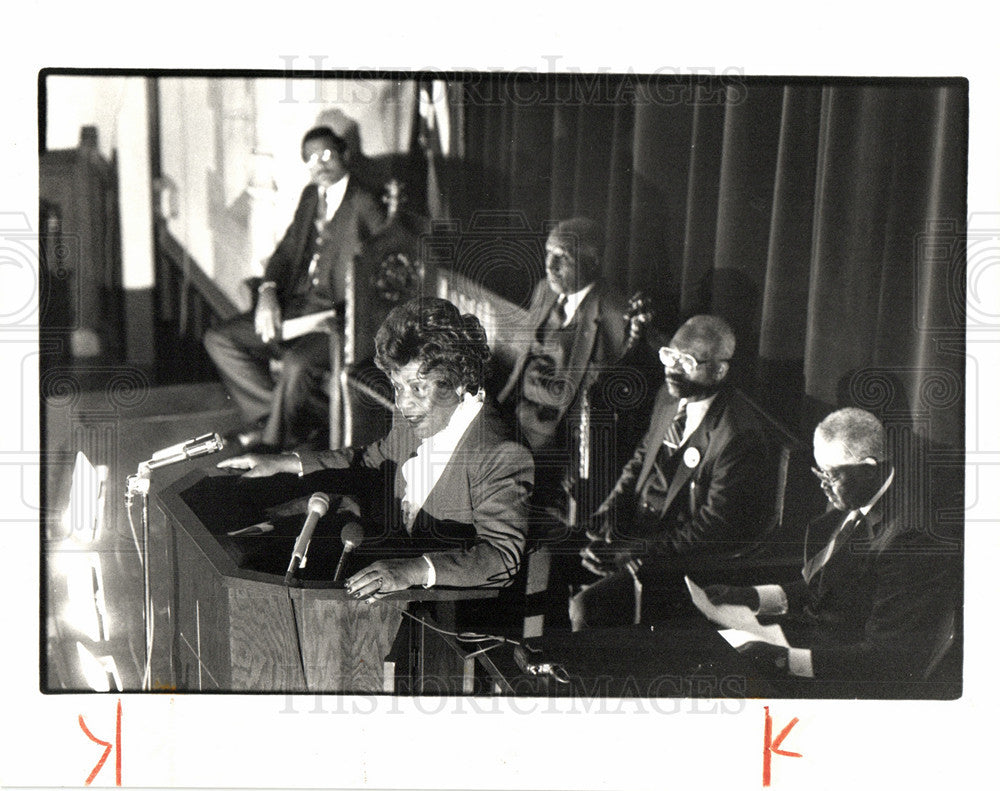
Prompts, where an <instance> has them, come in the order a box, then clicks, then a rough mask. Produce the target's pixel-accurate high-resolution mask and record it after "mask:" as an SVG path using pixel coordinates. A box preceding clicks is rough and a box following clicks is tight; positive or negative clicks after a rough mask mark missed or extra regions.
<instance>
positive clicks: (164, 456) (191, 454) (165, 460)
mask: <svg viewBox="0 0 1000 791" xmlns="http://www.w3.org/2000/svg"><path fill="white" fill-rule="evenodd" d="M220 450H222V437H220V436H219V435H218V434H213V433H209V434H202V435H201V436H200V437H195V438H194V439H189V440H185V441H184V442H179V443H177V444H176V445H171V446H170V447H169V448H163V450H158V451H156V453H154V454H153V455H152V456H151V457H150V459H149V460H148V461H143V462H139V469H140V470H155V469H156V468H157V467H166V466H167V465H169V464H176V463H177V462H179V461H187V460H188V459H196V458H198V457H199V456H207V455H208V454H209V453H217V452H218V451H220Z"/></svg>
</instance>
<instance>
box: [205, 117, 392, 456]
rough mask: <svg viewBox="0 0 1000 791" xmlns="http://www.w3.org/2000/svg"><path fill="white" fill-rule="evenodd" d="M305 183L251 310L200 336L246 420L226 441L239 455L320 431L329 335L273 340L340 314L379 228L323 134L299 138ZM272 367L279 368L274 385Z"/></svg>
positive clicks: (339, 152) (339, 151)
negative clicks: (299, 323) (298, 324)
mask: <svg viewBox="0 0 1000 791" xmlns="http://www.w3.org/2000/svg"><path fill="white" fill-rule="evenodd" d="M302 160H303V161H304V162H305V163H306V165H307V167H308V168H309V177H310V183H309V184H308V185H307V186H306V187H305V189H303V190H302V195H301V197H300V198H299V204H298V208H296V210H295V216H294V217H293V219H292V223H291V225H289V226H288V230H287V231H286V232H285V235H284V237H283V238H282V240H281V241H280V242H279V243H278V246H277V248H275V251H274V253H273V254H272V256H271V258H270V260H269V261H268V262H267V266H266V267H265V270H264V277H263V280H262V282H261V283H260V285H259V286H258V288H257V300H256V305H255V307H254V310H253V311H251V312H250V313H246V314H242V315H240V316H237V317H235V318H233V319H230V320H229V321H227V322H224V323H223V324H221V325H220V326H218V327H216V328H213V329H211V330H209V331H208V332H206V333H205V338H204V344H205V348H206V349H207V350H208V353H209V356H211V358H212V360H213V362H214V363H215V365H216V367H217V368H218V370H219V375H220V377H221V378H222V382H223V384H224V385H225V387H226V389H227V390H228V392H229V394H230V395H231V396H232V398H233V400H234V401H235V402H236V405H237V406H238V407H239V409H240V412H241V413H242V414H243V418H244V420H245V421H246V427H245V430H244V431H242V432H240V433H238V434H237V435H235V436H234V440H235V441H236V442H237V443H238V444H239V445H240V446H241V447H242V449H244V450H258V451H267V450H281V449H284V448H291V447H295V446H296V445H298V444H301V443H302V442H305V441H306V440H307V439H309V437H310V434H311V433H312V432H315V431H316V430H317V429H318V428H319V427H322V426H324V424H325V423H326V410H327V400H326V397H325V396H324V394H323V392H322V387H321V385H322V378H323V373H324V372H325V371H326V370H329V366H330V351H329V349H330V345H329V344H330V342H329V336H328V335H327V334H326V333H324V332H322V331H314V332H307V333H305V334H304V335H300V336H298V337H295V338H292V339H289V340H286V339H283V338H282V337H281V326H282V322H283V321H284V320H286V319H291V318H297V317H300V316H307V315H309V314H315V313H320V312H322V311H328V310H330V309H332V308H337V309H342V308H343V305H344V300H345V294H346V277H347V273H348V272H349V270H350V267H351V264H352V260H353V258H354V256H355V255H356V254H357V253H358V251H359V249H360V247H361V244H362V242H364V240H366V239H367V238H369V237H370V236H372V235H373V234H374V233H375V232H376V231H377V230H378V229H379V228H380V227H381V225H382V223H383V214H382V209H381V207H380V204H379V201H378V200H377V199H376V198H375V197H374V196H372V195H371V194H370V193H369V192H367V191H366V190H364V189H363V188H361V187H360V185H358V184H357V183H356V181H355V180H354V179H352V178H351V177H350V175H349V173H348V161H349V152H348V149H347V145H346V143H345V141H344V140H343V139H342V138H341V137H340V136H339V135H337V134H336V133H335V132H334V131H333V130H332V129H331V128H330V127H327V126H319V127H315V128H313V129H310V130H309V131H308V132H306V134H305V136H304V137H303V138H302ZM272 359H278V360H281V370H280V374H279V375H278V377H277V381H275V380H274V379H273V378H272V376H271V372H270V366H269V363H270V361H271V360H272Z"/></svg>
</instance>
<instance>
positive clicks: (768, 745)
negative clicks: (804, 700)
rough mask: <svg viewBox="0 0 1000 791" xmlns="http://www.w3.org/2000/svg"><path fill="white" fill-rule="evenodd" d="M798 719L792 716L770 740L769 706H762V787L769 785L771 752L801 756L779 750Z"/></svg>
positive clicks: (795, 756)
mask: <svg viewBox="0 0 1000 791" xmlns="http://www.w3.org/2000/svg"><path fill="white" fill-rule="evenodd" d="M798 721H799V718H798V717H793V718H792V720H791V722H789V723H788V724H787V725H786V726H785V727H784V728H782V729H781V733H779V734H778V738H777V739H775V740H774V741H773V742H772V741H771V707H770V706H765V707H764V787H765V788H767V787H768V786H770V785H771V753H774V754H775V755H785V756H787V757H789V758H801V757H802V753H793V752H789V751H788V750H781V749H779V748H780V747H781V743H782V742H783V741H784V740H785V737H786V736H787V735H788V734H789V733H790V732H791V730H792V728H794V727H795V723H797V722H798Z"/></svg>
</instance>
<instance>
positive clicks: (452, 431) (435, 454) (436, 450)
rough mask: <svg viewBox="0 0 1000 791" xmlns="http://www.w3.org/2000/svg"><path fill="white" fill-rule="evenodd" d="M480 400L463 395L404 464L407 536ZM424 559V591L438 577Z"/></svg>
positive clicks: (431, 564)
mask: <svg viewBox="0 0 1000 791" xmlns="http://www.w3.org/2000/svg"><path fill="white" fill-rule="evenodd" d="M483 398H484V394H483V393H482V392H479V393H477V394H476V395H472V394H471V393H465V394H463V396H462V400H461V401H460V402H459V403H458V406H457V407H456V408H455V411H454V412H453V413H452V415H451V418H450V419H449V420H448V425H447V426H445V427H444V428H443V429H441V430H440V431H439V432H438V433H437V434H435V435H433V436H431V437H427V438H426V439H424V440H421V442H420V445H418V446H417V452H416V453H415V454H414V455H413V456H411V457H410V458H409V459H407V460H406V461H404V462H403V466H402V473H403V480H404V482H405V484H406V486H405V488H404V490H403V519H404V522H405V524H406V530H407V532H410V531H411V530H412V529H413V520H414V519H415V518H416V516H417V512H418V511H420V509H421V508H423V506H424V503H426V502H427V498H428V497H429V496H430V494H431V491H432V490H433V489H434V486H435V484H437V482H438V480H439V479H440V478H441V474H442V473H443V472H444V469H445V467H447V466H448V462H450V461H451V457H452V456H453V455H454V454H455V448H457V447H458V443H459V442H460V441H461V440H462V436H463V435H464V434H465V432H466V430H467V429H468V428H469V424H470V423H472V421H473V420H474V419H475V417H476V415H478V414H479V413H480V412H481V411H482V409H483ZM423 558H424V560H425V561H427V566H428V574H427V582H425V583H424V587H425V588H429V587H431V586H432V585H434V583H435V582H436V580H437V575H436V573H435V570H434V564H433V563H432V562H431V559H430V558H429V557H427V555H424V556H423Z"/></svg>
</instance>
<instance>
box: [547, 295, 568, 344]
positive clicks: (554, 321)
mask: <svg viewBox="0 0 1000 791" xmlns="http://www.w3.org/2000/svg"><path fill="white" fill-rule="evenodd" d="M565 323H566V295H565V294H560V295H559V296H558V297H557V298H556V301H555V304H554V305H553V306H552V310H550V311H549V317H548V319H547V320H546V321H545V337H546V338H548V337H549V336H551V335H552V334H553V333H555V332H557V331H558V330H561V329H562V327H563V324H565Z"/></svg>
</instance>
